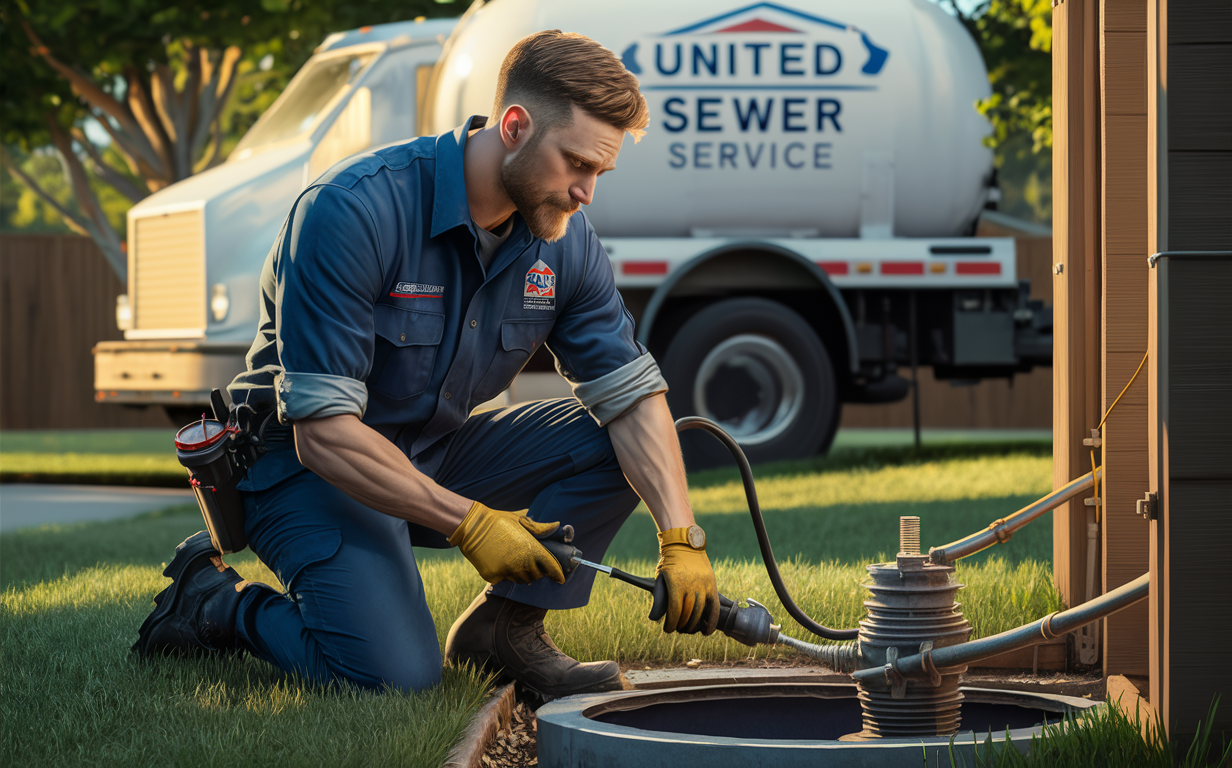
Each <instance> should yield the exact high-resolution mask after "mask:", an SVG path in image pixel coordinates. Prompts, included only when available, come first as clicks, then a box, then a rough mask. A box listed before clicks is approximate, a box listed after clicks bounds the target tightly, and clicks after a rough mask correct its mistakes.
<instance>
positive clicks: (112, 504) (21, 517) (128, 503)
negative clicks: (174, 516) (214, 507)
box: [0, 483, 195, 532]
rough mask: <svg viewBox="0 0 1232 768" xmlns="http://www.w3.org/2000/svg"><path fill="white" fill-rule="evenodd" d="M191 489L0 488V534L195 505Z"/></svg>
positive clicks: (26, 486)
mask: <svg viewBox="0 0 1232 768" xmlns="http://www.w3.org/2000/svg"><path fill="white" fill-rule="evenodd" d="M193 503H195V502H194V500H193V494H192V491H190V490H186V489H185V490H180V489H176V488H125V487H121V486H107V485H34V484H24V483H13V484H9V483H5V484H3V485H0V531H3V532H8V531H14V530H17V529H18V528H29V527H33V526H39V525H47V524H49V523H79V522H83V521H86V520H118V519H120V518H125V517H133V516H134V515H139V514H141V513H143V512H152V511H154V510H157V509H166V508H167V507H172V506H175V505H177V504H193Z"/></svg>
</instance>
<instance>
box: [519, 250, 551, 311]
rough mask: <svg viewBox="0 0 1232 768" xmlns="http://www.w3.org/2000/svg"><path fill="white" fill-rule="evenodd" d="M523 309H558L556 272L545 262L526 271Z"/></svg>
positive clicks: (538, 262)
mask: <svg viewBox="0 0 1232 768" xmlns="http://www.w3.org/2000/svg"><path fill="white" fill-rule="evenodd" d="M522 308H523V309H544V310H552V309H556V273H555V272H553V271H552V268H551V267H549V266H548V265H547V264H544V263H543V260H542V259H540V260H539V261H536V262H535V265H534V266H533V267H531V268H530V271H529V272H527V273H526V287H525V288H524V289H523V291H522Z"/></svg>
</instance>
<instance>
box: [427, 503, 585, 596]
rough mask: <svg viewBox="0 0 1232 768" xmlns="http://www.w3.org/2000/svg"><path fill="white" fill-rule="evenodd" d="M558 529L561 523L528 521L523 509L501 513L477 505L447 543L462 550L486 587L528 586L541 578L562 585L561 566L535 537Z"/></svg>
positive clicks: (563, 577) (563, 578)
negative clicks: (498, 584)
mask: <svg viewBox="0 0 1232 768" xmlns="http://www.w3.org/2000/svg"><path fill="white" fill-rule="evenodd" d="M559 527H560V523H537V522H535V521H534V520H531V519H530V518H529V517H527V516H526V510H525V509H523V510H521V511H518V512H503V511H501V510H499V509H489V508H488V507H485V506H484V505H482V504H480V503H479V502H477V501H476V502H475V503H474V504H472V505H471V509H470V511H469V512H467V513H466V517H464V518H463V519H462V524H461V525H459V526H458V529H457V530H455V531H454V532H453V535H452V536H450V537H449V543H450V544H451V545H453V546H455V547H457V548H458V549H460V550H462V554H463V555H465V556H466V559H467V560H470V561H471V565H473V566H475V570H477V571H479V575H480V576H482V577H483V580H484V581H486V582H488V583H489V584H495V583H496V582H498V581H501V580H503V579H508V580H509V581H512V582H513V583H515V584H529V583H531V582H532V581H536V580H537V579H540V578H543V577H544V576H547V577H549V578H551V579H552V581H555V582H556V583H557V584H564V583H565V574H564V572H563V571H562V570H561V569H560V563H558V562H557V561H556V558H554V557H552V553H551V552H548V551H547V550H546V549H544V547H543V545H542V544H540V543H539V542H538V541H536V540H535V538H536V537H537V536H547V535H549V534H551V533H554V532H555V531H556V529H557V528H559Z"/></svg>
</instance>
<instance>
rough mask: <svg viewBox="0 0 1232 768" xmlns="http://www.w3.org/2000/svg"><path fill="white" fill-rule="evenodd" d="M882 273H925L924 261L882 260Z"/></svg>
mask: <svg viewBox="0 0 1232 768" xmlns="http://www.w3.org/2000/svg"><path fill="white" fill-rule="evenodd" d="M881 274H883V275H922V274H924V262H922V261H883V262H881Z"/></svg>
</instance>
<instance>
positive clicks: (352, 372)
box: [275, 185, 384, 423]
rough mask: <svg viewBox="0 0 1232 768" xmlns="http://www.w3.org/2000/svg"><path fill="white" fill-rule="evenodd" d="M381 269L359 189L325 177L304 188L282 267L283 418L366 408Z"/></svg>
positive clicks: (290, 222)
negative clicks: (325, 181) (331, 182)
mask: <svg viewBox="0 0 1232 768" xmlns="http://www.w3.org/2000/svg"><path fill="white" fill-rule="evenodd" d="M383 271H384V270H383V269H382V264H381V253H380V243H379V239H378V237H377V232H376V226H375V223H374V221H373V219H372V215H371V213H370V212H369V211H368V208H367V207H366V206H365V205H364V204H363V202H362V201H361V200H360V199H359V198H358V197H357V196H356V195H355V194H354V193H352V192H351V191H349V190H347V189H345V188H343V187H338V186H331V185H322V186H318V187H313V188H312V189H309V190H308V191H307V192H305V193H304V194H303V195H301V196H300V198H299V200H297V201H296V203H295V207H294V208H293V209H292V211H291V215H290V217H289V218H288V219H287V223H286V225H285V226H284V228H283V233H282V235H281V244H280V249H279V258H278V262H277V268H276V279H277V293H276V303H277V314H278V318H277V328H278V357H279V362H280V363H281V366H282V373H281V374H280V375H279V376H278V378H277V381H276V385H275V393H276V395H277V399H278V417H279V420H280V421H282V422H283V423H291V422H295V421H298V420H301V419H309V418H323V417H325V416H335V415H339V414H347V413H349V414H354V415H356V416H360V417H362V416H363V415H364V412H365V411H366V409H367V404H368V390H367V387H366V386H365V384H364V382H365V380H366V379H367V378H368V374H369V373H370V372H371V369H372V355H373V350H374V347H375V334H374V331H373V319H372V312H373V310H372V307H373V305H374V304H375V303H376V300H377V297H378V295H379V294H380V290H381V286H382V284H383V282H384V279H383Z"/></svg>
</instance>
